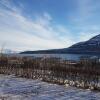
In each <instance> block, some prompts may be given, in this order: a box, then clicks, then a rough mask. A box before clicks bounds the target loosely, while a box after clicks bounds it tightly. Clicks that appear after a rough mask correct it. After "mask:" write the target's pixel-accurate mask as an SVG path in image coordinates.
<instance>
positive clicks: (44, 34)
mask: <svg viewBox="0 0 100 100" xmlns="http://www.w3.org/2000/svg"><path fill="white" fill-rule="evenodd" d="M5 1H7V0H5ZM0 3H2V5H4V6H6V7H7V8H9V9H10V10H8V9H5V8H4V7H0V46H2V44H3V43H6V48H7V49H12V50H18V51H21V50H39V49H54V48H65V47H68V46H70V45H72V44H73V43H76V42H79V41H83V40H87V39H89V38H90V37H92V36H93V35H92V34H89V33H88V34H89V35H85V32H81V33H79V34H78V36H76V37H77V39H76V37H73V36H75V35H73V34H72V33H71V32H70V30H68V29H67V28H66V27H65V26H63V25H58V24H55V23H54V20H53V18H52V16H51V15H50V14H49V13H47V12H44V13H43V14H42V15H38V14H37V15H34V16H35V19H30V18H29V17H25V16H23V14H22V13H21V12H22V11H21V8H20V9H19V8H16V7H14V6H11V4H10V2H4V1H3V0H1V1H0ZM95 28H96V27H95ZM94 35H95V34H94Z"/></svg>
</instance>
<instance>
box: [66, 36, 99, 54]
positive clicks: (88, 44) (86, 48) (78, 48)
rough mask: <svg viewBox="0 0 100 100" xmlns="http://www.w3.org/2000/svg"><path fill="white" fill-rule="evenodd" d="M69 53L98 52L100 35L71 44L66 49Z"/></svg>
mask: <svg viewBox="0 0 100 100" xmlns="http://www.w3.org/2000/svg"><path fill="white" fill-rule="evenodd" d="M67 51H68V52H69V53H71V52H72V53H100V35H97V36H95V37H93V38H91V39H90V40H88V41H85V42H80V43H77V44H75V45H72V46H71V47H69V48H68V50H67Z"/></svg>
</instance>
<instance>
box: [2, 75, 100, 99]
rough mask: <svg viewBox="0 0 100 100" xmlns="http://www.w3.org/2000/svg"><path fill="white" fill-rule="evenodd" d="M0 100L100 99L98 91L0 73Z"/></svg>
mask: <svg viewBox="0 0 100 100" xmlns="http://www.w3.org/2000/svg"><path fill="white" fill-rule="evenodd" d="M0 100H100V92H91V91H89V90H82V89H77V88H73V87H64V86H59V85H55V84H48V83H45V82H41V81H39V80H31V79H25V78H17V77H15V76H12V75H9V76H6V75H0Z"/></svg>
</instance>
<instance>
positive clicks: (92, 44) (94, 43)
mask: <svg viewBox="0 0 100 100" xmlns="http://www.w3.org/2000/svg"><path fill="white" fill-rule="evenodd" d="M22 53H24V54H32V53H34V54H35V53H40V54H41V53H44V54H45V53H72V54H77V53H78V54H86V53H89V54H100V34H99V35H97V36H95V37H93V38H91V39H90V40H88V41H85V42H79V43H76V44H74V45H72V46H71V47H69V48H63V49H53V50H39V51H25V52H22Z"/></svg>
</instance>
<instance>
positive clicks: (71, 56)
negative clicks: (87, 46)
mask: <svg viewBox="0 0 100 100" xmlns="http://www.w3.org/2000/svg"><path fill="white" fill-rule="evenodd" d="M16 56H21V57H24V56H25V57H57V58H62V59H65V60H79V59H80V58H81V57H93V56H97V57H100V55H96V54H91V55H90V54H17V55H16Z"/></svg>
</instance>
